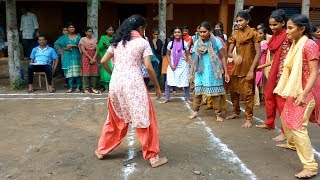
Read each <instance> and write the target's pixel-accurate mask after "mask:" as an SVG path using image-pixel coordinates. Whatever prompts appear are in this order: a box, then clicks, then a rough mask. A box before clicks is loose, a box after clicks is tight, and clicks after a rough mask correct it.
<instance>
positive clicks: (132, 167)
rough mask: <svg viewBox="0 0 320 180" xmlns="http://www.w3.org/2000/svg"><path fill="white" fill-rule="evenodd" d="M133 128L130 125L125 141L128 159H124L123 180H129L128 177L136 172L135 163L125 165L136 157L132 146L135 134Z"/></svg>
mask: <svg viewBox="0 0 320 180" xmlns="http://www.w3.org/2000/svg"><path fill="white" fill-rule="evenodd" d="M134 130H135V128H134V127H133V126H132V125H130V130H129V133H128V135H127V141H128V147H129V150H128V157H127V158H126V159H125V167H124V168H122V173H123V174H122V176H123V177H124V179H125V180H127V179H129V176H130V175H131V174H132V173H133V172H134V171H136V170H137V169H136V167H135V166H136V165H137V163H135V162H133V163H126V162H128V161H130V160H132V159H133V158H134V156H136V153H135V151H134V147H133V144H134V142H135V133H134Z"/></svg>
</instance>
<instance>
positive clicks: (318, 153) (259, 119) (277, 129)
mask: <svg viewBox="0 0 320 180" xmlns="http://www.w3.org/2000/svg"><path fill="white" fill-rule="evenodd" d="M227 102H228V103H229V104H231V105H232V102H231V101H229V100H227ZM240 109H241V111H242V112H245V110H244V109H243V108H240ZM253 118H254V119H255V120H257V121H258V122H260V123H262V124H264V120H262V119H261V118H259V117H256V116H253ZM275 130H276V131H277V132H278V133H279V132H281V130H280V128H278V127H275ZM312 151H313V153H314V154H315V155H316V157H317V158H318V159H319V160H320V152H318V151H317V150H316V149H315V148H314V147H313V148H312Z"/></svg>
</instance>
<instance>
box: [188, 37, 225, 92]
mask: <svg viewBox="0 0 320 180" xmlns="http://www.w3.org/2000/svg"><path fill="white" fill-rule="evenodd" d="M214 40H215V41H216V47H213V50H214V52H215V54H216V55H217V56H216V58H217V59H216V61H217V62H218V63H217V64H216V65H218V66H219V67H218V68H219V69H222V64H221V61H220V59H219V58H218V52H219V51H220V50H221V49H222V48H223V46H222V43H221V42H220V41H219V39H217V38H214ZM198 43H199V41H196V42H195V44H194V49H193V51H194V52H196V50H197V48H198ZM210 44H211V43H210ZM204 45H205V46H206V47H207V46H208V45H209V42H206V43H204ZM201 56H202V57H201V58H202V61H203V70H202V71H201V72H196V73H195V78H194V85H195V89H194V91H195V94H196V95H207V96H217V95H223V94H225V90H224V86H223V81H224V79H223V78H218V77H216V76H215V73H216V72H214V70H213V68H212V63H211V59H210V55H209V53H205V54H203V55H201Z"/></svg>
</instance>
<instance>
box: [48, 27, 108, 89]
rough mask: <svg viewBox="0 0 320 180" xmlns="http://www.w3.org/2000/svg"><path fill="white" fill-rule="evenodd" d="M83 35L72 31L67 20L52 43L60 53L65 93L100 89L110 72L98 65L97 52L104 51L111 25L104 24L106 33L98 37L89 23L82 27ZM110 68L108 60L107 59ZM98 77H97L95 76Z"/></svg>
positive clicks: (98, 54)
mask: <svg viewBox="0 0 320 180" xmlns="http://www.w3.org/2000/svg"><path fill="white" fill-rule="evenodd" d="M84 32H85V37H81V36H80V35H78V34H76V33H75V26H74V25H73V24H72V23H70V24H68V25H67V26H66V27H65V28H63V35H62V36H60V37H59V39H58V40H57V41H56V42H55V43H54V47H55V49H56V51H57V52H58V54H59V55H60V57H61V68H62V70H63V74H64V76H65V78H66V86H68V87H69V90H68V91H67V92H68V93H71V92H73V91H74V90H75V91H76V92H82V89H83V90H84V92H85V93H86V94H89V93H95V94H99V93H100V85H102V87H103V89H108V87H109V82H110V78H111V76H110V74H109V73H108V72H107V71H106V70H105V69H104V68H101V67H100V68H99V65H98V64H99V63H98V60H99V56H100V57H102V56H103V55H104V54H105V52H106V51H107V49H108V47H109V46H110V44H111V41H112V39H113V37H114V30H113V27H112V26H107V28H106V35H103V36H101V38H100V40H99V41H98V40H97V39H96V38H94V37H93V35H94V32H93V29H92V28H91V27H86V28H85V30H84ZM109 66H110V68H112V64H111V62H110V63H109ZM99 77H100V79H99Z"/></svg>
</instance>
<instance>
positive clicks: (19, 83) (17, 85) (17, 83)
mask: <svg viewBox="0 0 320 180" xmlns="http://www.w3.org/2000/svg"><path fill="white" fill-rule="evenodd" d="M26 85H27V82H26V81H25V80H14V81H13V82H12V83H11V88H12V89H23V88H25V87H26Z"/></svg>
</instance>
